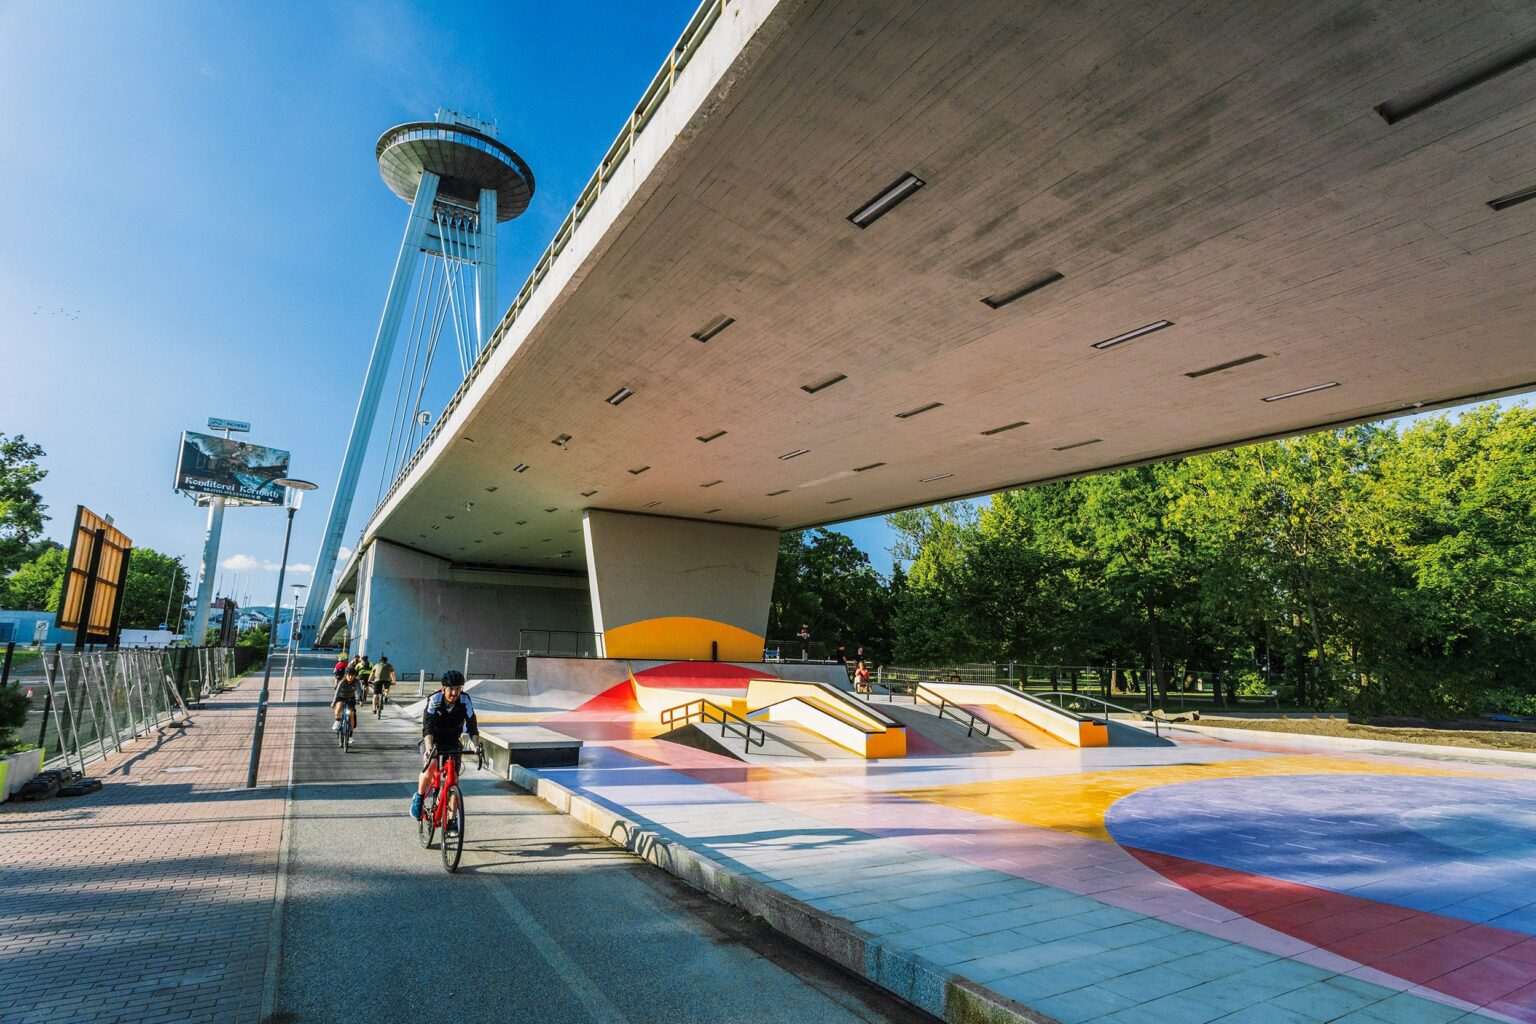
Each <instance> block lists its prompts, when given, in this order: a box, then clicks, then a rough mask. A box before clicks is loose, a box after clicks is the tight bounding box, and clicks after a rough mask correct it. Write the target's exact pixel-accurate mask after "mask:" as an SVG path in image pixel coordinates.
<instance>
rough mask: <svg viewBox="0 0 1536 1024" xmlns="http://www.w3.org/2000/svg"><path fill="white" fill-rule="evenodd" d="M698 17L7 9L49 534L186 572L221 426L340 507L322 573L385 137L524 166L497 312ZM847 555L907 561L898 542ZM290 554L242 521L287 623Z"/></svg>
mask: <svg viewBox="0 0 1536 1024" xmlns="http://www.w3.org/2000/svg"><path fill="white" fill-rule="evenodd" d="M695 5H696V0H649V2H647V3H645V4H633V3H616V2H609V3H590V4H582V5H574V4H570V5H567V4H537V5H536V4H530V3H485V4H478V3H455V4H451V5H449V4H442V5H424V4H401V3H395V2H389V0H383V2H374V0H370V2H368V3H348V4H339V3H338V4H330V3H318V4H317V3H302V4H301V3H269V2H263V3H260V4H235V3H220V4H212V3H203V4H195V3H185V2H174V3H154V2H144V0H135V2H134V3H112V2H71V3H58V4H52V3H43V2H32V0H29V2H19V3H18V2H7V0H0V125H3V126H4V128H5V131H4V132H3V134H0V194H3V195H5V196H6V199H7V201H6V204H5V205H6V208H7V224H6V235H7V238H6V244H4V245H3V246H0V367H3V370H0V374H3V377H4V380H5V383H6V385H7V386H6V387H5V389H4V394H5V402H4V405H3V406H0V433H5V434H8V435H14V434H25V435H26V436H27V438H28V439H29V440H32V441H35V442H37V443H39V444H41V445H43V447H44V449H45V450H46V451H47V453H48V457H47V458H46V459H45V460H44V466H45V468H47V470H48V473H49V475H48V478H47V479H46V480H45V481H44V482H43V484H42V487H41V491H42V493H43V497H44V500H45V501H46V502H47V503H48V505H49V506H50V513H51V515H52V516H53V521H52V522H51V523H49V524H48V534H49V535H50V536H52V537H54V538H56V539H59V540H61V541H62V540H65V539H67V532H68V529H69V525H70V521H71V518H72V515H73V510H74V506H75V505H76V504H77V503H79V504H85V505H87V506H88V507H90V508H92V509H93V510H95V511H98V512H101V513H103V514H108V515H112V516H114V517H115V519H116V521H117V524H118V525H119V526H120V527H121V528H122V529H123V530H124V531H125V532H126V533H127V534H128V535H129V536H130V537H132V538H133V539H134V542H135V543H136V544H138V545H140V546H147V547H152V548H155V549H157V550H161V551H165V552H168V553H171V554H179V555H183V556H185V557H186V559H187V562H188V565H189V566H191V567H192V568H193V571H194V572H195V571H196V568H195V567H196V564H197V561H198V558H199V557H200V553H201V548H202V534H203V526H204V519H205V513H203V512H202V511H201V510H199V509H196V508H194V507H193V505H192V503H191V502H190V500H188V499H187V498H185V497H182V496H179V495H177V494H175V493H173V492H172V490H171V478H172V473H173V470H174V468H175V460H176V449H177V438H178V437H179V435H180V433H181V431H183V430H187V429H194V430H196V429H203V424H204V422H205V421H206V419H207V418H208V417H209V416H222V417H227V418H230V419H240V420H247V421H250V422H251V423H252V424H253V428H254V429H253V430H252V432H251V434H249V435H247V439H248V440H253V441H256V442H259V443H262V444H270V445H273V446H274V447H280V448H287V449H290V450H291V451H292V452H293V462H292V466H291V470H292V472H293V474H294V475H296V476H300V477H305V478H308V479H311V480H314V481H316V482H317V483H319V484H320V485H321V490H320V491H319V492H318V493H316V494H314V495H311V496H310V499H309V502H308V503H307V504H306V505H305V507H304V508H303V509H302V510H301V511H300V512H299V514H298V517H297V519H296V521H295V530H294V544H293V556H292V557H293V560H294V561H297V562H298V563H301V564H305V563H308V562H310V561H311V560H312V559H313V557H314V553H315V549H316V547H317V546H318V544H319V538H320V530H321V526H322V524H323V522H324V518H325V512H326V509H327V508H328V506H329V503H330V497H331V490H332V489H333V488H334V486H335V481H336V474H337V472H338V470H339V468H340V464H341V456H342V449H343V446H344V444H345V440H346V436H347V432H348V429H349V428H350V426H351V421H352V414H353V411H354V409H355V407H356V403H357V395H358V390H359V388H360V386H361V384H362V376H363V369H364V366H365V363H366V360H367V356H368V352H369V349H370V347H371V345H372V343H373V335H374V330H375V327H376V326H377V323H378V318H379V313H380V310H381V308H382V306H383V302H384V293H385V289H386V287H387V285H388V282H389V275H390V271H391V269H392V268H393V264H394V260H395V256H396V253H397V251H398V249H399V245H400V236H401V233H402V231H403V229H404V227H405V215H406V212H407V209H408V208H407V207H406V205H405V204H404V203H402V202H401V201H400V200H399V199H398V198H396V197H395V196H394V195H393V194H391V193H390V192H389V190H388V189H387V188H385V186H384V184H383V183H382V181H381V180H380V179H379V173H378V168H377V165H376V164H375V161H374V151H373V147H374V143H375V142H376V141H377V139H378V137H379V135H380V134H381V133H382V132H383V131H384V130H385V129H386V128H388V127H390V126H391V125H394V124H399V123H401V122H403V121H410V120H424V119H430V118H431V117H432V114H433V112H434V111H435V110H436V109H437V108H438V107H439V106H449V107H455V108H458V109H461V110H464V111H466V112H469V113H474V114H476V115H478V116H482V117H486V118H491V119H495V120H496V121H497V122H498V127H499V132H500V135H501V137H502V139H503V140H505V141H506V142H507V143H508V144H510V145H511V146H512V147H513V148H515V149H516V150H517V151H518V152H519V153H520V154H521V155H522V156H523V158H524V159H525V160H527V161H528V163H529V164H530V165H531V166H532V167H533V169H534V174H535V177H536V179H537V182H538V192H537V195H536V196H535V198H534V202H533V205H532V207H531V208H530V209H529V211H528V213H527V214H525V215H524V216H523V217H522V218H520V219H518V220H517V221H514V222H512V223H511V224H506V225H503V226H502V229H501V233H500V235H499V241H498V264H499V273H500V279H499V282H498V289H497V290H498V296H499V298H498V303H499V304H500V305H501V306H503V307H505V304H506V302H507V301H508V300H510V298H511V297H512V296H513V295H515V294H516V291H517V289H518V287H520V286H521V284H522V281H523V279H524V278H525V277H526V276H527V274H528V271H529V270H530V269H531V268H532V266H533V264H534V262H535V261H536V260H537V259H538V256H539V254H540V253H541V252H542V251H543V249H544V247H545V246H546V245H547V244H548V242H549V239H550V238H551V236H552V235H553V234H554V231H555V229H556V227H557V226H558V225H559V223H560V221H561V219H562V218H563V217H564V216H565V214H566V212H567V211H568V210H569V209H570V206H571V204H572V202H573V201H574V200H575V198H576V195H577V193H578V192H579V191H580V189H581V188H582V187H583V186H584V185H585V184H586V182H587V179H588V177H589V176H590V175H591V173H592V170H593V168H594V167H596V166H597V162H598V160H599V159H600V158H601V156H602V154H603V153H604V151H606V149H607V147H608V145H609V143H611V142H612V141H613V138H614V136H615V135H616V134H617V132H618V130H619V128H620V126H621V125H622V124H623V123H624V120H625V118H626V117H627V116H628V114H629V111H630V110H631V109H632V107H633V105H634V103H635V101H636V100H637V99H638V98H639V96H640V94H641V92H642V90H643V89H644V88H645V86H646V85H647V84H648V83H649V82H650V80H651V77H652V76H653V75H654V74H655V72H656V69H657V68H658V67H659V66H660V65H661V62H662V60H663V59H664V57H665V56H666V54H667V51H668V50H669V49H670V48H671V46H672V44H673V43H675V42H676V40H677V37H678V35H679V34H680V33H681V31H682V29H683V27H684V26H685V25H686V24H687V21H688V19H689V17H690V16H691V15H692V13H693V10H694V7H695ZM447 362H448V360H446V359H445V360H444V363H443V364H444V365H445V366H446V364H447ZM443 386H444V387H447V386H448V385H443ZM440 405H441V401H439V403H438V407H440ZM386 411H387V409H386ZM376 447H381V446H376ZM378 479H379V463H378V462H374V463H373V464H372V465H370V466H369V467H367V468H366V469H365V471H364V474H363V481H364V482H363V485H362V486H361V487H360V489H359V497H358V502H357V509H356V510H355V511H354V515H353V521H352V526H351V527H350V528H349V530H348V536H349V537H350V536H354V535H355V533H356V530H357V529H358V528H359V527H360V525H361V523H362V517H363V516H365V515H366V512H367V510H368V509H371V508H372V506H373V498H374V495H375V493H376V491H377V486H378ZM855 533H856V535H857V536H858V538H859V540H860V542H861V543H863V544H865V545H866V546H870V547H871V548H872V550H873V552H874V554H875V561H876V564H885V563H887V562H888V558H887V557H886V556H885V555H884V554H883V552H882V551H881V550H880V546H881V544H882V543H883V542H882V539H881V538H882V536H883V533H884V526H883V524H881V523H879V522H878V521H876V522H875V523H874V524H870V525H866V526H864V527H861V528H859V529H858V530H856V531H855ZM281 550H282V513H281V512H279V511H276V510H270V509H237V510H232V511H230V512H229V513H228V514H227V515H226V517H225V528H224V539H223V545H222V549H221V555H220V557H221V561H222V562H224V563H225V565H226V566H227V567H226V568H225V569H224V570H223V574H224V577H225V579H224V584H225V585H224V589H225V590H226V591H229V590H231V589H232V588H238V591H239V592H241V594H242V596H243V594H244V592H246V591H249V592H250V595H251V599H252V600H253V601H255V602H256V603H260V604H267V603H270V601H271V599H272V597H271V594H272V590H273V588H274V587H275V585H276V574H275V572H274V571H271V570H269V569H265V568H263V566H264V565H270V564H271V563H274V562H275V561H276V560H277V559H278V558H279V556H280V554H281ZM274 568H275V567H274ZM237 574H238V576H239V579H238V581H237V579H236V577H237ZM291 578H292V577H291ZM297 578H298V579H299V580H301V581H304V580H307V579H308V575H307V572H301V573H300V574H299V575H298V577H297Z"/></svg>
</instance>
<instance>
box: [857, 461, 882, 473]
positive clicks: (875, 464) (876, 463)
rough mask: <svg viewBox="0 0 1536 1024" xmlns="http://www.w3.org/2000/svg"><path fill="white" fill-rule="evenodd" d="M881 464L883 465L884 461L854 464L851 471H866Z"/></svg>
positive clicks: (877, 467)
mask: <svg viewBox="0 0 1536 1024" xmlns="http://www.w3.org/2000/svg"><path fill="white" fill-rule="evenodd" d="M883 465H885V463H883V462H871V463H870V464H869V465H867V466H854V467H853V471H854V472H855V473H867V472H869V471H870V470H871V469H879V468H880V467H881V466H883Z"/></svg>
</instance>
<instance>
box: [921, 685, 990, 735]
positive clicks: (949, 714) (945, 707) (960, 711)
mask: <svg viewBox="0 0 1536 1024" xmlns="http://www.w3.org/2000/svg"><path fill="white" fill-rule="evenodd" d="M912 696H913V697H914V698H915V700H914V701H913V703H916V701H918V700H921V701H923V702H924V703H927V704H932V705H933V706H934V707H936V708H938V709H939V717H940V718H952V719H954V720H955V721H956V722H959V723H960V724H962V725H964V726H965V734H966V735H967V736H971V735H974V734H975V732H976V730H977V728H978V727H980V728H981V730H982V733H981V734H982V735H983V736H991V735H992V723H991V722H989V721H987V720H986V719H985V718H982V717H981V716H980V715H978V714H975V713H974V712H972V711H970V710H969V709H967V708H965V707H962V706H961V705H959V704H956V703H955V702H954V701H952V700H950V699H949V698H948V697H945V696H944V695H943V694H941V693H934V692H933V691H932V690H930V689H928V687H926V686H924V685H922V684H921V683H919V684H918V685H917V688H916V689H914V690H913V691H912ZM961 715H964V716H965V718H961V717H960V716H961Z"/></svg>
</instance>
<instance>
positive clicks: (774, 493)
mask: <svg viewBox="0 0 1536 1024" xmlns="http://www.w3.org/2000/svg"><path fill="white" fill-rule="evenodd" d="M788 493H789V488H788V487H786V488H784V489H783V490H782V491H769V492H768V494H767V495H766V496H767V497H769V498H777V497H778V496H779V495H781V494H788ZM432 529H434V530H435V529H437V527H435V526H434V527H432Z"/></svg>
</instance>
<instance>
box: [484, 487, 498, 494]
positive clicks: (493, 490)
mask: <svg viewBox="0 0 1536 1024" xmlns="http://www.w3.org/2000/svg"><path fill="white" fill-rule="evenodd" d="M485 493H487V494H495V493H496V488H495V487H487V488H486V489H485Z"/></svg>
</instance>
